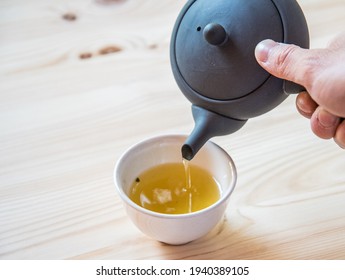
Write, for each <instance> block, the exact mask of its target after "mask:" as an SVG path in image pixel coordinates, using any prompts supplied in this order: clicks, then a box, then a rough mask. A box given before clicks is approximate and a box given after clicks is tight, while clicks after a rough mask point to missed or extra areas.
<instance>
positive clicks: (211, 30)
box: [170, 0, 309, 160]
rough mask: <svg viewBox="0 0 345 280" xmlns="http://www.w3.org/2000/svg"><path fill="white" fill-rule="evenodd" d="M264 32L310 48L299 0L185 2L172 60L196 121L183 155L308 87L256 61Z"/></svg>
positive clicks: (187, 156) (189, 156)
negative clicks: (257, 47)
mask: <svg viewBox="0 0 345 280" xmlns="http://www.w3.org/2000/svg"><path fill="white" fill-rule="evenodd" d="M264 39H273V40H275V41H278V42H283V43H289V44H295V45H298V46H300V47H303V48H309V33H308V26H307V23H306V20H305V17H304V14H303V12H302V10H301V8H300V6H299V5H298V3H297V2H296V1H295V0H190V1H188V2H187V3H186V4H185V6H184V7H183V9H182V11H181V12H180V14H179V16H178V18H177V20H176V23H175V27H174V30H173V34H172V38H171V46H170V60H171V66H172V70H173V74H174V77H175V80H176V82H177V84H178V86H179V88H180V89H181V91H182V93H183V94H184V95H185V96H186V97H187V98H188V99H189V101H190V102H191V103H192V104H193V105H192V113H193V118H194V121H195V127H194V130H193V131H192V133H191V134H190V136H189V137H188V138H187V140H186V142H185V144H184V145H183V147H182V156H183V157H184V158H185V159H188V160H190V159H192V158H193V157H194V155H195V154H196V153H197V152H198V150H199V149H200V148H201V147H202V146H203V145H204V144H205V143H206V141H207V140H209V139H210V138H212V137H214V136H220V135H226V134H230V133H233V132H235V131H237V130H238V129H240V128H241V127H242V126H243V125H244V124H245V123H246V122H247V120H248V119H250V118H253V117H256V116H259V115H261V114H264V113H266V112H268V111H270V110H271V109H273V108H275V107H276V106H278V105H279V104H280V103H281V102H282V101H283V100H285V98H287V97H288V95H289V94H291V93H298V92H300V91H302V87H301V86H300V85H297V84H294V83H292V82H290V81H285V80H281V79H279V78H276V77H274V76H272V75H270V74H269V73H268V72H267V71H265V70H264V69H263V68H261V67H260V65H259V64H258V63H257V61H256V59H255V54H254V51H255V47H256V45H257V44H258V43H259V42H260V41H262V40H264Z"/></svg>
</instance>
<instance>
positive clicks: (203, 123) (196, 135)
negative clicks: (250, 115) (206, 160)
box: [181, 105, 247, 160]
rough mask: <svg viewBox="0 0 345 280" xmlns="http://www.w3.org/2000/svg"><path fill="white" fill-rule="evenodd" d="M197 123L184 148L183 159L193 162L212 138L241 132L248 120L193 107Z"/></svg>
mask: <svg viewBox="0 0 345 280" xmlns="http://www.w3.org/2000/svg"><path fill="white" fill-rule="evenodd" d="M192 113H193V118H194V122H195V126H194V129H193V131H192V133H191V134H190V135H189V137H188V138H187V140H186V142H185V143H184V145H183V146H182V149H181V151H182V157H183V158H184V159H186V160H191V159H193V157H194V156H195V155H196V154H197V152H198V151H199V150H200V148H201V147H202V146H203V145H204V144H205V143H206V142H207V141H208V140H209V139H211V138H212V137H215V136H222V135H227V134H231V133H233V132H235V131H237V130H239V129H240V128H241V127H242V126H243V125H244V124H245V123H246V122H247V120H236V119H232V118H229V117H225V116H222V115H219V114H217V113H214V112H211V111H208V110H206V109H204V108H201V107H198V106H195V105H193V106H192Z"/></svg>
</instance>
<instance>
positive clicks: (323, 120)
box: [317, 110, 339, 128]
mask: <svg viewBox="0 0 345 280" xmlns="http://www.w3.org/2000/svg"><path fill="white" fill-rule="evenodd" d="M317 119H318V120H319V123H320V124H321V125H322V126H323V127H324V128H333V127H334V126H336V125H337V123H338V122H339V118H338V117H336V116H334V115H332V114H330V113H328V112H327V111H324V110H319V112H318V114H317Z"/></svg>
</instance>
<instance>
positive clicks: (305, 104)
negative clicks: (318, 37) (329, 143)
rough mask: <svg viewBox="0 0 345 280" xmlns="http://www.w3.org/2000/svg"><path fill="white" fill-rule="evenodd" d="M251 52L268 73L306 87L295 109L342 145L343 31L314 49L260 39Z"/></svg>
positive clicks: (344, 124) (344, 128)
mask: <svg viewBox="0 0 345 280" xmlns="http://www.w3.org/2000/svg"><path fill="white" fill-rule="evenodd" d="M255 56H256V59H257V61H258V63H259V64H260V65H261V66H262V67H263V68H264V69H265V70H266V71H268V72H269V73H271V74H272V75H274V76H276V77H278V78H281V79H284V80H289V81H292V82H295V83H297V84H300V85H303V86H304V87H305V88H306V90H307V92H301V93H300V94H299V95H298V96H297V99H296V106H297V110H298V111H299V112H300V113H301V114H302V115H303V116H305V117H307V118H309V119H310V123H311V128H312V131H313V132H314V133H315V134H316V135H317V136H319V137H320V138H323V139H331V138H333V139H334V140H335V142H336V143H337V144H338V145H339V146H340V147H341V148H343V149H345V120H344V118H345V33H342V34H340V35H339V36H337V37H336V38H335V39H334V40H332V42H331V43H330V44H329V46H328V47H327V48H324V49H314V50H307V49H302V48H300V47H298V46H295V45H288V44H281V43H276V42H274V41H272V40H264V41H262V42H260V43H259V44H258V45H257V47H256V49H255Z"/></svg>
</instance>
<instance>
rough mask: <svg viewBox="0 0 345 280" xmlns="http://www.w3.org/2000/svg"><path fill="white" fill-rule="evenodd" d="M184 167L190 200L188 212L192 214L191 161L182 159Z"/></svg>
mask: <svg viewBox="0 0 345 280" xmlns="http://www.w3.org/2000/svg"><path fill="white" fill-rule="evenodd" d="M182 162H183V166H184V172H185V175H186V190H187V192H188V195H189V199H188V212H189V213H191V212H192V178H191V175H190V167H189V161H188V160H186V159H182Z"/></svg>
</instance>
